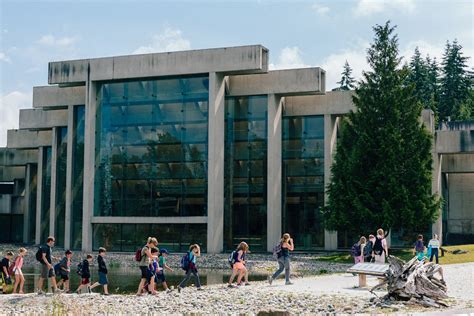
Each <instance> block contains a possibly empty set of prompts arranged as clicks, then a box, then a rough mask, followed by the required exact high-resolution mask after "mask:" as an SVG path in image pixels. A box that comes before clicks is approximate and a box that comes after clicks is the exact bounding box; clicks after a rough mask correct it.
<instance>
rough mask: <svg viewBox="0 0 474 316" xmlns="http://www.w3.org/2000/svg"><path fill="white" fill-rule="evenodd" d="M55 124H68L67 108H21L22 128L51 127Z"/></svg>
mask: <svg viewBox="0 0 474 316" xmlns="http://www.w3.org/2000/svg"><path fill="white" fill-rule="evenodd" d="M55 126H67V110H62V109H61V110H52V111H44V110H42V109H24V110H20V129H49V128H52V127H55Z"/></svg>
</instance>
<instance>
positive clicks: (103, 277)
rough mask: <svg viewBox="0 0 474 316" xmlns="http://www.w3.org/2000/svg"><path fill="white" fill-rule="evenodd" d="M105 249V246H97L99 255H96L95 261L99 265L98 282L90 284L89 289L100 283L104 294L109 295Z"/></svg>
mask: <svg viewBox="0 0 474 316" xmlns="http://www.w3.org/2000/svg"><path fill="white" fill-rule="evenodd" d="M106 251H107V250H105V248H102V247H100V248H99V255H98V256H97V263H98V265H99V282H95V283H94V284H93V285H92V286H91V290H92V289H93V288H95V287H96V286H99V285H102V286H103V287H104V295H109V290H108V283H109V281H108V280H107V265H106V264H105V259H104V257H105V253H106Z"/></svg>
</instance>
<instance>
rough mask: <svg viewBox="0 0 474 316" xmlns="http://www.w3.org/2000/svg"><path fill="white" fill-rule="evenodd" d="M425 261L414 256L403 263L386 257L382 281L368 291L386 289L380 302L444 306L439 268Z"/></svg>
mask: <svg viewBox="0 0 474 316" xmlns="http://www.w3.org/2000/svg"><path fill="white" fill-rule="evenodd" d="M425 260H426V259H423V260H421V261H420V260H418V258H417V257H414V258H413V259H411V260H410V261H408V262H405V261H403V260H401V259H399V258H397V257H394V256H389V257H388V263H389V269H388V271H387V272H386V274H385V280H384V282H382V283H380V284H378V285H377V286H375V287H374V288H372V289H371V292H372V293H373V291H375V290H376V289H378V288H382V287H384V286H387V291H388V294H387V295H386V296H385V297H384V298H382V299H383V300H396V301H407V302H408V303H413V304H420V305H423V306H427V307H440V306H447V303H446V302H445V301H443V300H444V299H446V298H448V295H447V287H446V283H445V282H444V280H443V277H442V273H443V271H442V268H441V266H440V265H439V264H435V263H433V262H426V261H425ZM438 276H439V277H438Z"/></svg>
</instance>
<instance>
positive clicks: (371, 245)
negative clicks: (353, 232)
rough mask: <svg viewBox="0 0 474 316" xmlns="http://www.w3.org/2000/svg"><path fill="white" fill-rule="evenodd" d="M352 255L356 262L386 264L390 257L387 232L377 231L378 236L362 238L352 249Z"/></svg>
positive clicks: (380, 229)
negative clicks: (386, 259)
mask: <svg viewBox="0 0 474 316" xmlns="http://www.w3.org/2000/svg"><path fill="white" fill-rule="evenodd" d="M351 255H352V257H354V262H355V263H359V262H376V263H385V258H386V257H387V256H388V245H387V240H386V238H385V232H384V230H383V229H382V228H379V229H377V236H374V235H372V234H371V235H369V239H368V240H367V238H365V236H362V237H360V239H359V241H358V242H357V243H355V244H354V245H353V246H352V248H351Z"/></svg>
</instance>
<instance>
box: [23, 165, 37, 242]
mask: <svg viewBox="0 0 474 316" xmlns="http://www.w3.org/2000/svg"><path fill="white" fill-rule="evenodd" d="M25 167H26V171H25V208H24V210H23V242H24V243H27V242H28V240H29V239H30V236H29V234H30V228H29V226H30V216H31V210H30V207H31V199H33V198H35V197H33V196H31V183H30V180H31V164H26V166H25Z"/></svg>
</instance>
